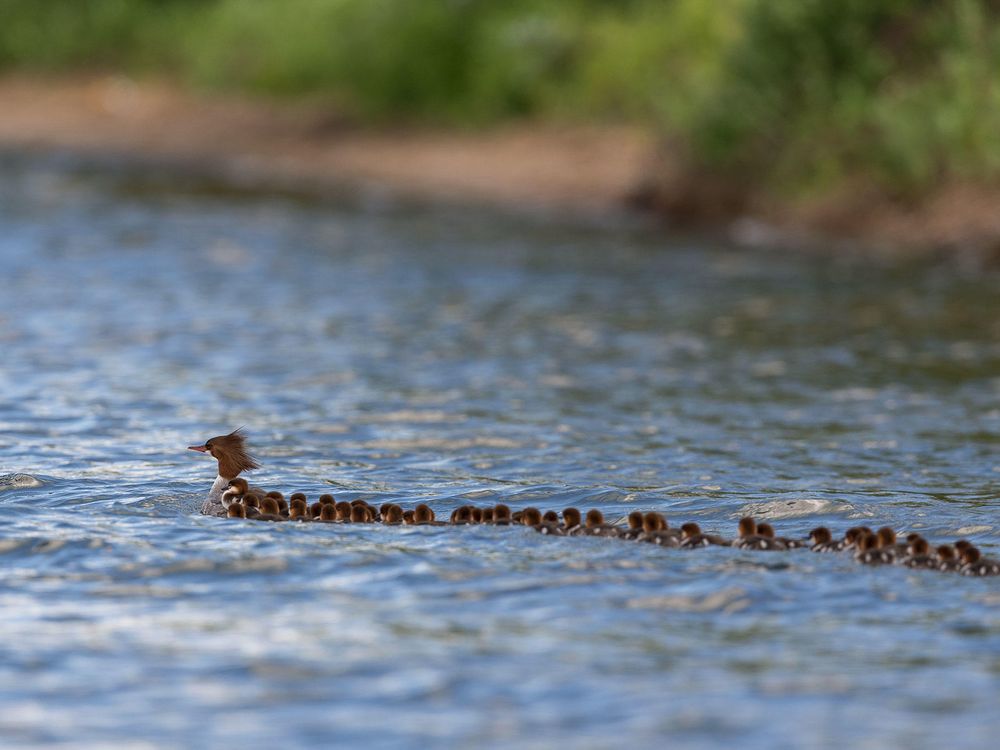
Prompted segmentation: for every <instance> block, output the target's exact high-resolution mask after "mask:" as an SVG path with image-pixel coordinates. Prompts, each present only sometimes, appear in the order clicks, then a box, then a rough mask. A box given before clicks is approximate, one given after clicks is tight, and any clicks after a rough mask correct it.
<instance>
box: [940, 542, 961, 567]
mask: <svg viewBox="0 0 1000 750" xmlns="http://www.w3.org/2000/svg"><path fill="white" fill-rule="evenodd" d="M934 555H935V557H937V569H938V570H940V571H942V572H944V573H953V572H955V571H957V570H958V569H959V568H961V567H962V563H961V561H960V560H959V559H958V555H957V554H955V548H954V547H952V546H951V545H950V544H942V545H940V546H939V547H937V548H936V549H935V550H934Z"/></svg>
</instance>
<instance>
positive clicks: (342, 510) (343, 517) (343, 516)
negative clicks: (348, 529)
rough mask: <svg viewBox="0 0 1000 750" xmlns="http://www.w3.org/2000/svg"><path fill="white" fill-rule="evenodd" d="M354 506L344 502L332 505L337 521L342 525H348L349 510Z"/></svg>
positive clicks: (349, 519)
mask: <svg viewBox="0 0 1000 750" xmlns="http://www.w3.org/2000/svg"><path fill="white" fill-rule="evenodd" d="M353 507H354V506H353V505H351V504H350V503H349V502H347V501H346V500H341V501H340V502H339V503H334V506H333V508H334V510H335V511H336V513H337V520H338V521H341V522H342V523H350V521H351V509H352V508H353Z"/></svg>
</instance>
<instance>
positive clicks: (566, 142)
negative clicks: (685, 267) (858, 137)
mask: <svg viewBox="0 0 1000 750" xmlns="http://www.w3.org/2000/svg"><path fill="white" fill-rule="evenodd" d="M0 112H2V113H3V115H2V117H0V149H3V150H7V151H11V150H14V151H22V150H28V149H31V150H38V151H46V150H53V149H58V150H62V151H69V152H71V153H76V154H79V155H82V156H88V157H98V158H99V157H101V156H103V155H108V156H112V155H113V156H116V157H126V158H128V159H131V160H133V161H134V162H135V163H137V164H139V165H142V164H143V163H148V164H149V166H150V168H155V166H156V165H162V164H163V163H164V162H165V161H167V162H169V161H172V160H176V161H178V162H183V163H184V164H186V165H188V166H189V167H190V168H193V169H197V170H199V171H204V172H205V173H207V174H211V175H213V176H218V177H222V178H232V179H234V180H240V181H242V182H252V183H254V184H256V185H259V186H262V187H267V186H268V185H274V186H276V187H282V188H288V187H295V186H301V188H302V189H304V190H308V189H312V188H315V187H323V186H327V185H329V186H336V187H340V188H343V187H345V186H346V187H352V186H353V187H358V188H363V189H372V190H382V191H389V192H391V193H395V194H398V195H401V196H414V197H418V198H429V199H433V200H438V199H440V200H448V201H470V202H475V203H480V204H492V205H497V206H501V207H505V208H512V209H517V210H531V211H541V212H552V213H557V214H564V215H574V216H587V217H604V216H615V215H621V214H623V213H625V212H628V211H630V210H633V211H634V210H642V209H645V210H651V211H653V212H655V213H657V214H658V215H662V216H664V217H665V218H666V219H667V220H668V221H673V222H676V223H682V224H685V225H687V226H691V225H694V226H701V227H703V228H708V229H712V230H714V231H718V230H722V231H724V232H728V233H730V234H733V235H735V236H736V237H737V239H742V240H744V241H757V240H760V239H762V238H764V239H766V240H768V241H770V240H772V239H773V238H774V237H776V236H782V235H783V236H792V237H806V236H808V237H811V238H813V239H815V238H816V237H818V236H822V237H829V238H832V239H837V240H851V241H860V242H864V243H871V244H883V245H886V244H890V245H897V246H911V247H918V246H919V247H949V248H959V249H965V248H970V249H973V250H977V251H986V252H988V253H990V254H992V255H996V254H998V253H1000V187H997V188H984V187H982V186H961V185H953V186H947V187H942V188H941V189H940V190H939V191H938V192H937V193H935V194H934V195H932V196H929V197H928V198H926V199H924V200H922V201H920V202H919V203H911V204H904V203H901V202H897V201H893V200H891V199H890V198H888V197H887V196H885V195H882V194H880V193H879V192H878V191H877V190H875V189H873V188H871V187H870V186H864V185H861V186H850V187H849V188H845V189H844V190H843V191H841V192H840V193H839V194H838V195H835V196H826V197H824V198H822V199H819V200H811V201H797V202H793V201H790V200H787V199H785V200H782V201H778V200H776V199H774V198H761V197H757V196H754V195H753V193H752V192H751V191H750V190H740V189H732V186H722V188H721V189H719V186H712V185H711V184H710V183H708V182H707V181H705V180H702V179H701V178H700V177H698V176H692V175H689V174H685V173H684V172H683V171H682V170H678V169H676V168H675V166H674V165H672V164H671V163H670V159H669V154H665V153H664V150H663V149H662V148H658V146H657V143H656V141H655V140H654V139H653V138H651V137H650V136H649V135H647V134H645V133H643V132H641V131H640V130H638V129H629V128H599V127H573V128H557V127H555V126H544V125H543V126H540V125H530V126H528V125H523V126H508V127H504V128H498V129H494V130H490V131H488V132H444V131H427V130H420V129H413V128H399V129H385V128H383V129H379V130H372V129H363V128H359V127H357V126H355V125H352V124H351V123H348V122H344V121H343V120H342V119H341V118H338V117H337V116H336V115H334V114H332V113H331V111H330V110H329V108H323V107H318V106H313V105H308V104H280V105H279V104H275V103H268V102H261V101H257V100H248V99H241V98H235V97H220V96H214V97H205V96H198V95H194V94H190V93H187V92H184V91H181V90H179V89H177V88H174V87H171V86H168V85H162V84H151V83H135V82H133V81H130V80H127V79H123V78H117V77H91V78H85V79H54V80H50V79H40V78H30V77H25V76H8V77H5V78H0ZM637 207H638V208H637Z"/></svg>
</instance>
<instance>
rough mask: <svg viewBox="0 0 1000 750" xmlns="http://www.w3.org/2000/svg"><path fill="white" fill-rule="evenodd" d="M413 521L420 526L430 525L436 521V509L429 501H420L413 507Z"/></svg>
mask: <svg viewBox="0 0 1000 750" xmlns="http://www.w3.org/2000/svg"><path fill="white" fill-rule="evenodd" d="M413 523H415V524H417V525H418V526H430V525H431V524H433V523H434V511H433V510H431V506H429V505H427V503H420V504H419V505H417V507H416V508H414V509H413Z"/></svg>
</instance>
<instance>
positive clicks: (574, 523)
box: [562, 507, 583, 536]
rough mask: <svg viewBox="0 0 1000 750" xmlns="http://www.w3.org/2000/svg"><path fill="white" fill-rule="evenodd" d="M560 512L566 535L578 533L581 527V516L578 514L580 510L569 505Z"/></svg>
mask: <svg viewBox="0 0 1000 750" xmlns="http://www.w3.org/2000/svg"><path fill="white" fill-rule="evenodd" d="M562 514H563V532H565V534H566V536H574V535H576V534H579V533H580V532H581V531H582V529H583V527H582V526H581V522H582V521H583V517H582V516H581V515H580V511H579V510H578V509H576V508H573V507H570V508H566V509H565V510H563V512H562Z"/></svg>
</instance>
